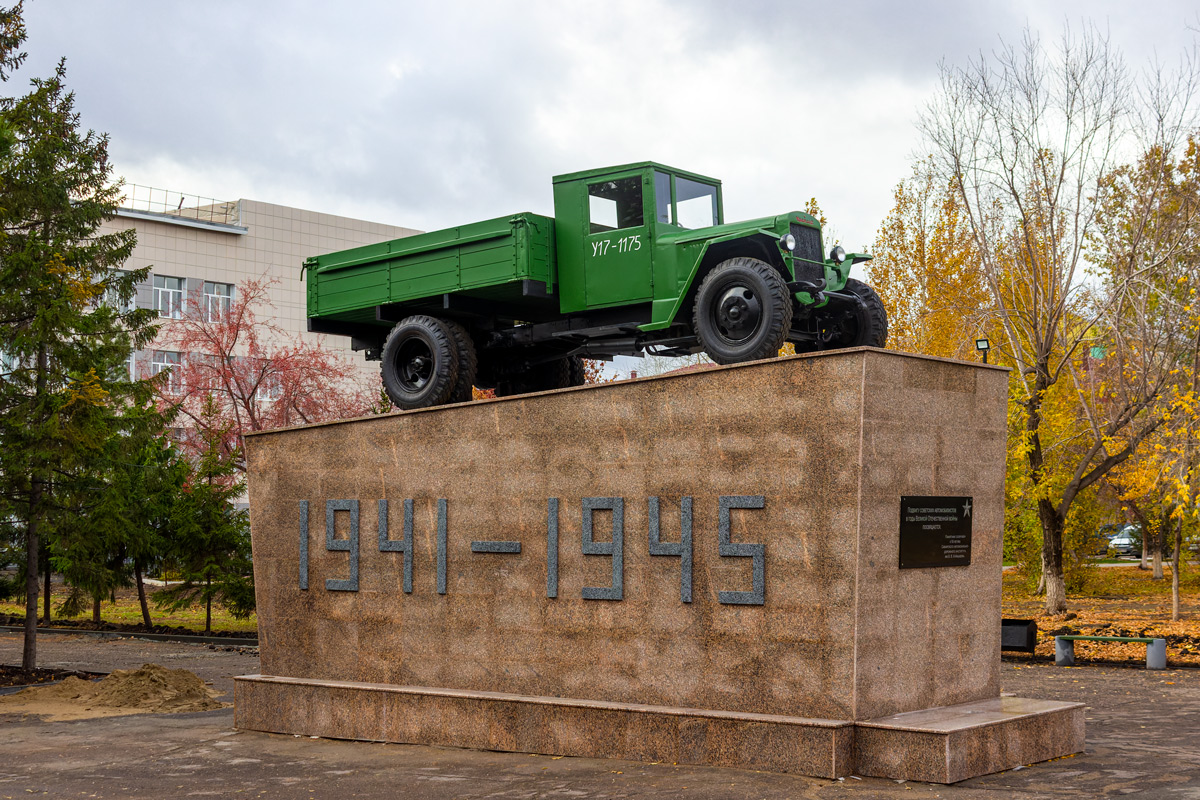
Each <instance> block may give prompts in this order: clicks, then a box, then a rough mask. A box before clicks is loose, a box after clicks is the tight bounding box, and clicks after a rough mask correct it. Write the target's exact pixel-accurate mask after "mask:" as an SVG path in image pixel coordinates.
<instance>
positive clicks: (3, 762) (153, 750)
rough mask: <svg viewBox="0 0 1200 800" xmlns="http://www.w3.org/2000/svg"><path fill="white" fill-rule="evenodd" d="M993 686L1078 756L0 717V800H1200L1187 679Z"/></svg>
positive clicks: (224, 716)
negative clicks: (848, 762) (925, 757)
mask: <svg viewBox="0 0 1200 800" xmlns="http://www.w3.org/2000/svg"><path fill="white" fill-rule="evenodd" d="M20 648H21V640H20V637H19V636H16V635H2V636H0V662H3V663H9V664H11V663H18V662H19V659H20ZM39 652H40V653H41V659H40V662H41V666H63V667H70V668H73V669H89V670H94V671H110V670H112V669H114V668H130V667H137V666H140V665H141V664H142V663H144V662H147V661H152V662H156V663H160V664H164V665H166V666H171V667H186V668H187V669H190V670H192V671H194V672H196V673H197V674H199V675H200V676H201V677H203V678H205V679H206V680H211V681H212V682H213V685H214V686H216V687H217V688H219V689H222V690H226V691H228V690H229V689H230V687H231V685H232V676H234V675H237V674H243V673H251V672H255V671H256V670H257V667H258V663H257V658H256V657H255V656H253V655H248V654H245V653H241V652H229V651H222V650H213V649H209V648H207V647H204V646H199V645H190V644H189V645H183V644H170V643H161V642H144V641H138V640H133V639H121V640H102V639H101V640H97V639H91V638H88V637H82V636H80V637H49V636H47V637H44V638H43V639H42V640H41V641H40V642H39ZM1001 685H1002V689H1003V690H1004V691H1005V692H1009V693H1013V694H1017V695H1020V696H1023V697H1043V698H1051V699H1059V700H1077V701H1082V702H1084V703H1086V704H1087V706H1088V710H1087V719H1088V723H1087V724H1088V734H1087V751H1086V752H1085V753H1084V754H1082V755H1079V756H1075V757H1071V758H1063V759H1058V760H1056V761H1053V762H1049V763H1045V764H1037V765H1033V766H1030V767H1027V768H1023V769H1017V770H1011V771H1008V772H1003V773H1000V774H997V775H990V776H986V777H983V778H977V779H974V780H970V781H965V782H963V783H960V784H956V785H954V786H949V787H947V786H935V785H930V784H919V783H911V782H910V783H897V782H895V781H889V780H880V779H875V778H864V779H862V780H856V779H854V778H848V779H846V780H844V781H828V780H819V779H813V778H802V777H796V776H789V775H776V774H770V773H761V772H750V771H742V770H727V769H715V768H702V767H690V766H676V765H672V764H639V763H632V762H623V761H604V760H598V759H583V758H553V757H549V756H538V755H528V754H512V753H493V752H479V751H471V750H455V749H449V748H435V747H421V746H414V745H395V744H376V743H363V742H345V741H334V740H325V739H307V738H299V737H292V736H277V735H272V734H262V733H241V732H238V731H235V730H234V729H233V727H232V725H233V712H232V710H231V709H224V710H221V711H211V712H207V713H202V714H179V715H136V716H128V717H109V718H106V719H95V720H82V721H77V722H55V723H47V722H40V721H37V720H35V719H21V718H18V717H13V716H8V717H3V716H0V798H16V797H22V798H24V797H29V796H41V797H61V798H80V797H94V798H164V797H230V798H233V797H239V798H246V797H251V798H259V797H262V798H324V797H330V798H355V797H372V798H385V797H405V798H408V797H412V798H437V799H440V798H630V797H638V798H641V797H646V798H658V797H662V798H667V797H670V798H764V799H765V798H840V797H855V798H869V797H879V798H899V797H904V798H915V797H947V798H987V800H1007V798H1017V799H1018V800H1028V799H1029V798H1063V797H1072V798H1093V797H1144V798H1200V670H1170V671H1165V672H1148V671H1146V670H1145V669H1140V668H1137V669H1134V668H1117V667H1087V666H1085V667H1077V668H1062V667H1055V666H1053V665H1049V664H1036V665H1029V664H1028V662H1025V663H1016V662H1014V661H1006V662H1005V663H1004V664H1003V667H1002V671H1001Z"/></svg>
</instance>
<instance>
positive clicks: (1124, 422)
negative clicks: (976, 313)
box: [920, 27, 1197, 614]
mask: <svg viewBox="0 0 1200 800" xmlns="http://www.w3.org/2000/svg"><path fill="white" fill-rule="evenodd" d="M1144 80H1145V81H1146V82H1145V83H1144V84H1141V85H1139V84H1138V83H1137V82H1136V81H1135V79H1134V78H1133V77H1131V75H1130V73H1129V72H1128V71H1127V70H1126V68H1125V66H1124V63H1123V61H1122V59H1121V57H1120V54H1119V53H1117V52H1115V51H1114V50H1113V49H1112V48H1111V47H1110V45H1109V43H1108V41H1107V39H1106V38H1105V37H1104V36H1103V35H1102V34H1101V33H1100V32H1099V31H1097V30H1096V29H1095V28H1092V27H1087V28H1085V29H1084V30H1083V31H1082V32H1072V31H1071V30H1069V29H1068V30H1067V31H1066V32H1065V33H1064V35H1063V36H1062V39H1061V41H1060V42H1059V43H1058V46H1057V47H1056V48H1054V49H1053V51H1052V52H1049V51H1048V49H1047V48H1045V47H1043V46H1042V44H1041V42H1040V41H1039V39H1038V38H1037V36H1036V35H1035V34H1033V33H1032V32H1031V31H1028V30H1027V31H1026V32H1025V35H1024V37H1023V39H1022V41H1021V42H1020V43H1019V44H1017V45H1011V44H1007V43H1002V44H1001V46H1000V47H999V48H998V50H997V51H996V52H995V53H994V54H993V55H992V56H990V57H989V56H982V55H981V56H980V58H979V59H978V60H977V61H975V62H973V63H970V64H968V65H967V66H966V67H955V66H951V65H947V66H945V67H944V68H943V71H942V80H941V87H940V90H939V91H938V93H937V95H936V96H935V98H934V100H933V102H932V103H931V104H930V105H929V106H928V108H927V109H926V110H925V111H924V113H923V114H922V117H921V122H920V125H921V128H922V130H923V132H924V134H925V136H926V139H927V141H928V143H929V145H930V148H931V152H932V154H933V161H932V166H933V169H932V172H933V175H934V176H936V178H937V179H938V181H939V183H937V184H935V185H938V186H949V187H951V188H952V190H953V192H954V193H955V194H956V199H955V205H956V207H957V209H959V210H960V211H961V214H962V216H963V218H964V219H965V221H966V222H965V225H966V228H967V229H969V231H970V241H971V245H972V247H973V253H972V257H973V258H974V259H975V262H976V264H977V268H978V273H979V276H980V277H981V279H982V282H983V285H984V286H985V287H986V295H987V306H988V316H989V319H990V320H991V324H993V325H994V329H995V330H996V331H997V334H996V336H995V338H994V340H993V352H994V353H996V354H997V355H998V356H999V357H1000V358H999V360H1000V361H1001V362H1002V363H1004V364H1006V365H1009V366H1011V367H1013V369H1014V382H1015V386H1014V389H1015V392H1016V397H1015V398H1014V402H1015V403H1017V418H1018V420H1019V424H1018V426H1017V431H1016V433H1017V435H1016V437H1015V442H1013V445H1012V446H1013V447H1015V448H1016V449H1017V452H1018V453H1019V455H1020V460H1021V462H1022V470H1021V472H1022V476H1023V478H1024V479H1025V480H1026V481H1027V483H1028V486H1029V488H1030V493H1031V496H1032V499H1033V501H1034V503H1035V504H1036V513H1037V518H1038V523H1039V525H1040V527H1041V532H1042V554H1041V555H1042V572H1043V577H1044V585H1045V592H1046V596H1045V597H1046V599H1045V610H1046V612H1047V613H1050V614H1057V613H1062V612H1063V611H1065V610H1066V589H1065V583H1064V570H1063V542H1064V534H1065V532H1066V529H1067V523H1068V519H1069V517H1070V514H1071V511H1072V506H1073V504H1074V503H1075V501H1076V499H1077V498H1079V497H1080V496H1081V494H1083V493H1084V492H1087V491H1089V490H1091V489H1092V488H1093V487H1095V486H1096V484H1097V483H1098V482H1099V481H1100V480H1101V479H1102V478H1104V477H1105V476H1106V475H1107V474H1109V473H1110V472H1111V471H1112V470H1113V469H1114V468H1116V467H1117V466H1118V465H1120V464H1122V463H1124V462H1126V461H1128V460H1129V459H1130V458H1131V457H1133V456H1134V455H1135V454H1136V453H1137V452H1138V450H1139V448H1140V447H1141V446H1142V444H1143V443H1144V442H1145V441H1146V440H1147V438H1148V437H1150V436H1151V435H1152V434H1154V433H1155V431H1156V430H1158V429H1159V428H1160V427H1161V426H1162V425H1163V424H1164V423H1165V421H1166V420H1167V419H1169V415H1170V411H1169V408H1168V407H1167V404H1165V398H1166V395H1167V394H1168V393H1169V392H1170V390H1171V387H1172V385H1173V381H1174V380H1176V378H1177V373H1176V372H1175V370H1176V368H1177V357H1178V347H1177V344H1178V342H1177V339H1178V336H1177V334H1176V333H1172V329H1173V328H1175V327H1176V326H1177V325H1178V319H1176V318H1173V317H1172V313H1174V311H1173V309H1170V308H1167V307H1165V306H1163V305H1162V304H1161V301H1162V298H1163V297H1164V295H1163V290H1164V289H1165V287H1166V285H1167V284H1166V282H1164V281H1157V280H1154V279H1152V278H1153V273H1154V272H1155V271H1156V270H1157V269H1159V268H1160V267H1161V266H1162V265H1163V264H1166V263H1168V262H1171V261H1172V260H1173V259H1181V258H1184V257H1185V253H1184V250H1183V244H1182V243H1181V241H1180V240H1178V239H1173V238H1172V237H1170V236H1158V235H1155V236H1153V237H1151V238H1152V239H1153V244H1154V247H1149V245H1150V241H1149V240H1148V239H1146V238H1145V237H1143V235H1142V234H1143V232H1145V231H1148V230H1158V229H1157V228H1156V227H1155V226H1156V224H1157V223H1155V220H1156V219H1157V218H1158V217H1159V216H1160V215H1162V214H1164V213H1168V212H1169V206H1168V204H1165V203H1164V199H1165V197H1166V195H1167V193H1168V189H1167V186H1166V184H1165V183H1163V182H1162V181H1158V180H1149V181H1147V182H1145V183H1144V184H1142V185H1139V186H1138V187H1137V191H1138V192H1139V193H1141V194H1139V201H1138V202H1136V203H1127V204H1125V205H1124V207H1123V210H1122V216H1121V219H1122V223H1121V224H1122V226H1123V227H1124V229H1125V230H1126V231H1127V234H1126V235H1124V237H1123V238H1122V237H1119V236H1114V237H1109V236H1107V235H1106V232H1105V231H1104V230H1103V228H1102V224H1103V223H1104V220H1105V215H1106V214H1108V213H1111V212H1112V211H1113V210H1114V208H1113V205H1112V204H1114V203H1115V202H1116V201H1115V200H1114V198H1115V197H1117V193H1118V189H1120V188H1121V187H1120V183H1119V181H1118V182H1115V183H1114V181H1113V176H1114V175H1116V174H1119V173H1118V172H1117V171H1118V169H1119V167H1120V166H1121V158H1122V155H1123V153H1125V152H1128V151H1129V150H1131V149H1135V151H1136V152H1143V153H1147V154H1151V156H1153V155H1154V154H1158V156H1157V157H1158V158H1159V159H1161V161H1162V162H1164V163H1167V162H1170V161H1171V160H1173V159H1176V158H1178V157H1179V153H1180V150H1181V146H1182V144H1183V142H1184V140H1185V138H1186V134H1187V133H1188V132H1190V130H1191V129H1192V125H1193V122H1194V115H1193V103H1192V101H1193V97H1192V92H1193V90H1194V88H1195V87H1196V84H1197V71H1196V64H1195V62H1194V61H1193V62H1186V63H1185V64H1184V65H1183V67H1181V69H1180V71H1179V72H1178V73H1175V74H1168V73H1167V72H1165V71H1162V70H1152V71H1150V72H1149V74H1148V76H1147V77H1146V78H1145V79H1144ZM1159 171H1160V172H1161V168H1160V170H1159ZM1167 228H1171V229H1174V226H1173V224H1172V225H1171V226H1164V227H1163V228H1162V230H1163V231H1165V230H1167ZM1097 237H1099V238H1097ZM1097 251H1102V252H1103V256H1102V257H1099V258H1098V259H1096V258H1092V257H1089V253H1091V252H1097ZM1089 263H1091V264H1095V265H1096V266H1097V269H1096V271H1095V272H1094V273H1092V274H1091V275H1089V274H1088V265H1089ZM1072 395H1073V398H1072ZM1056 398H1057V400H1059V401H1061V402H1062V403H1064V404H1065V405H1064V406H1062V407H1061V408H1062V409H1065V410H1062V411H1061V414H1062V418H1059V417H1058V416H1056V417H1055V419H1053V420H1052V421H1053V423H1054V424H1050V422H1051V420H1050V419H1049V417H1048V412H1049V411H1050V410H1051V407H1050V406H1049V405H1048V403H1049V402H1050V401H1051V400H1055V399H1056ZM1060 437H1062V438H1060Z"/></svg>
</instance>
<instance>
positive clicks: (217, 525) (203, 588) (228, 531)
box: [155, 395, 254, 633]
mask: <svg viewBox="0 0 1200 800" xmlns="http://www.w3.org/2000/svg"><path fill="white" fill-rule="evenodd" d="M221 419H222V412H221V409H220V407H219V406H218V404H217V401H216V399H215V398H214V397H213V396H212V395H209V397H208V398H207V399H206V401H205V403H204V406H203V408H202V410H201V413H200V415H199V422H200V424H199V426H198V428H197V435H198V436H199V438H200V441H201V443H202V447H201V450H200V453H199V457H198V459H197V461H196V462H195V464H194V465H193V467H192V472H191V475H190V476H189V478H188V481H187V485H186V486H185V487H184V490H183V492H182V493H181V494H180V495H179V498H178V502H177V503H176V504H175V507H174V510H173V512H172V514H171V522H172V524H171V534H170V537H171V541H170V544H169V546H168V551H167V559H168V563H169V565H170V567H171V568H172V569H174V570H175V571H177V572H178V573H179V576H180V578H181V579H182V582H181V583H180V584H178V585H177V586H173V587H171V588H170V589H166V590H164V591H161V592H159V593H158V594H156V595H155V602H156V603H158V604H159V605H161V606H164V607H166V608H170V609H178V608H183V607H185V606H189V605H192V604H194V603H197V602H200V603H203V604H204V608H205V615H204V632H205V633H211V632H212V604H213V601H214V600H216V601H217V602H220V603H221V604H223V605H224V606H225V608H226V609H228V610H229V611H230V612H231V613H232V614H233V615H234V616H235V617H247V616H249V615H250V612H252V611H253V610H254V577H253V570H252V568H251V563H250V517H249V514H248V513H247V512H246V511H245V510H244V509H238V508H236V507H235V506H234V501H236V500H237V498H238V497H240V496H241V494H242V491H243V489H244V487H245V484H244V482H243V480H242V476H241V472H240V471H239V469H238V462H239V459H240V453H239V450H238V448H237V447H236V446H234V447H232V448H231V447H230V446H229V442H231V441H232V440H233V437H232V435H231V424H230V423H228V422H224V423H222V422H221Z"/></svg>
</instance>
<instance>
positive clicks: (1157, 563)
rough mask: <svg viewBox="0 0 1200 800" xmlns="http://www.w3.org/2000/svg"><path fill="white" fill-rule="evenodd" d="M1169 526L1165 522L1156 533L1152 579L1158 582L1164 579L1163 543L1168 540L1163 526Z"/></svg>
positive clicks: (1143, 538) (1164, 521) (1144, 538)
mask: <svg viewBox="0 0 1200 800" xmlns="http://www.w3.org/2000/svg"><path fill="white" fill-rule="evenodd" d="M1167 524H1168V521H1167V520H1163V522H1162V524H1160V525H1159V526H1158V530H1156V531H1155V532H1154V550H1153V556H1154V574H1153V575H1152V576H1151V577H1152V578H1154V580H1156V581H1161V580H1162V579H1163V541H1164V540H1165V539H1166V538H1167V537H1166V535H1165V532H1164V531H1163V526H1164V525H1167ZM1142 541H1143V542H1145V541H1146V537H1145V536H1143V537H1142Z"/></svg>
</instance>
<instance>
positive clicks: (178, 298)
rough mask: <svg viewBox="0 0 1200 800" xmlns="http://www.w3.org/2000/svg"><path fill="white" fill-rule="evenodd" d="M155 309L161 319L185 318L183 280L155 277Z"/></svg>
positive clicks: (161, 276)
mask: <svg viewBox="0 0 1200 800" xmlns="http://www.w3.org/2000/svg"><path fill="white" fill-rule="evenodd" d="M154 307H155V308H157V309H158V315H159V316H160V317H169V318H171V319H179V318H180V317H182V316H183V278H169V277H167V276H166V275H155V276H154Z"/></svg>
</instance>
